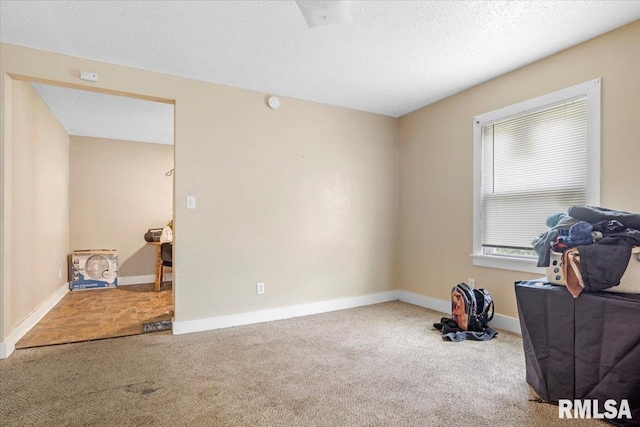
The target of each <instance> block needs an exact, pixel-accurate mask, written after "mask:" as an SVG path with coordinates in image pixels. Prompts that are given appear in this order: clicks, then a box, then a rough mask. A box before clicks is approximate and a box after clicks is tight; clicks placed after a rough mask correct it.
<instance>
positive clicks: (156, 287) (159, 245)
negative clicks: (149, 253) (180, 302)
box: [147, 242, 162, 291]
mask: <svg viewBox="0 0 640 427" xmlns="http://www.w3.org/2000/svg"><path fill="white" fill-rule="evenodd" d="M147 245H151V246H155V247H156V281H155V283H154V285H153V290H154V291H159V290H160V279H161V278H162V243H160V242H147Z"/></svg>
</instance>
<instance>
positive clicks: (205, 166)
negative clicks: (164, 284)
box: [0, 44, 399, 337]
mask: <svg viewBox="0 0 640 427" xmlns="http://www.w3.org/2000/svg"><path fill="white" fill-rule="evenodd" d="M79 70H91V71H93V72H96V73H98V75H99V81H98V82H97V83H86V82H83V81H81V80H79V78H78V74H79ZM0 71H1V73H2V74H1V75H2V76H3V77H4V79H3V80H2V85H3V87H2V93H3V101H4V102H3V104H2V107H3V111H2V112H1V113H2V114H0V117H1V120H3V121H2V126H3V132H2V135H3V143H2V144H0V150H6V149H7V146H9V148H10V144H11V142H12V141H11V140H12V138H11V137H10V136H8V135H9V134H10V129H8V128H7V127H6V125H5V118H6V117H10V116H11V114H12V112H11V111H9V110H10V107H8V108H7V99H11V90H12V87H13V86H14V85H15V83H16V79H19V78H28V79H34V78H35V79H39V80H44V81H49V82H61V83H63V84H67V85H71V86H77V87H82V88H85V87H92V88H97V89H101V90H108V91H118V92H125V93H130V94H137V95H139V96H145V97H152V98H162V99H166V100H175V114H176V117H175V120H176V122H175V167H176V171H175V195H174V197H175V216H174V220H175V229H174V239H175V245H174V247H175V257H174V261H175V268H174V278H175V283H176V286H175V291H174V297H175V304H176V307H175V313H176V319H177V320H179V321H180V320H190V319H199V318H206V317H213V316H218V315H224V314H232V313H241V312H248V311H253V310H259V309H265V308H274V307H283V306H287V305H292V304H302V303H307V302H313V301H321V300H327V299H333V298H339V297H347V296H357V295H365V294H371V293H375V292H379V291H386V290H392V289H395V288H396V283H395V281H396V280H395V279H396V277H397V271H396V268H395V267H396V266H395V254H396V252H397V247H396V246H397V237H398V234H397V230H398V222H397V221H398V200H399V170H398V167H399V140H398V120H397V119H393V118H389V117H384V116H381V115H376V114H370V113H364V112H357V111H353V110H348V109H343V108H337V107H331V106H325V105H320V104H315V103H311V102H305V101H300V100H295V99H288V98H282V99H281V106H280V108H279V109H277V110H271V109H269V108H268V107H267V106H266V104H265V97H266V94H263V93H258V92H253V91H248V90H243V89H237V88H231V87H227V86H221V85H216V84H210V83H204V82H200V81H195V80H189V79H184V78H179V77H174V76H169V75H164V74H159V73H153V72H148V71H143V70H137V69H133V68H128V67H122V66H116V65H112V64H106V63H100V62H96V61H90V60H85V59H80V58H74V57H69V56H64V55H59V54H54V53H50V52H44V51H38V50H34V49H28V48H22V47H17V46H13V45H7V44H2V45H1V50H0ZM5 165H6V162H5V164H3V166H5ZM9 166H10V165H9ZM10 184H11V183H10V182H7V180H4V181H3V183H2V185H3V190H7V189H9V190H10V187H11V185H10ZM187 195H194V196H196V197H197V209H196V210H194V211H191V210H190V211H187V210H186V207H185V198H186V196H187ZM3 203H5V204H6V201H3ZM2 212H5V211H2ZM9 219H11V218H9ZM6 220H7V215H5V221H6ZM14 220H15V219H14ZM5 237H6V236H5ZM9 237H10V236H9ZM5 258H6V254H5V255H3V260H4V259H5ZM5 270H6V269H5ZM11 274H12V272H11V271H3V283H10V280H11V277H10V276H11ZM261 281H263V282H265V285H266V293H265V294H264V295H262V296H258V295H256V292H255V287H256V282H261ZM4 288H5V287H3V289H2V290H3V292H4ZM3 292H0V295H3ZM8 306H9V303H8V302H6V301H5V302H3V308H4V307H8ZM3 331H4V336H5V337H6V336H7V334H8V331H9V329H8V327H7V325H6V324H5V325H4V326H3Z"/></svg>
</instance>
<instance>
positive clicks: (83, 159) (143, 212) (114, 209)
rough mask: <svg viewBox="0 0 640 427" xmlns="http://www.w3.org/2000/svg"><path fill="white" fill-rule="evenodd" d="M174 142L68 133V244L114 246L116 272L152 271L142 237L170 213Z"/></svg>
mask: <svg viewBox="0 0 640 427" xmlns="http://www.w3.org/2000/svg"><path fill="white" fill-rule="evenodd" d="M172 164H173V146H172V145H163V144H149V143H144V142H132V141H119V140H113V139H103V138H90V137H82V136H73V135H72V136H71V166H70V172H69V178H70V196H69V200H70V208H69V210H70V217H69V218H70V220H69V228H70V245H71V250H78V249H91V248H105V249H116V250H117V251H118V275H119V276H120V277H123V276H140V275H153V274H155V270H154V266H155V259H156V258H155V256H156V254H155V248H154V247H151V246H149V245H146V242H145V241H144V239H143V235H144V233H145V231H147V229H149V228H157V227H164V226H165V225H167V222H168V221H169V220H170V219H171V218H172V215H173V212H172V211H173V178H172V177H167V176H165V174H166V172H167V171H168V170H170V169H171V168H172V167H173V166H172Z"/></svg>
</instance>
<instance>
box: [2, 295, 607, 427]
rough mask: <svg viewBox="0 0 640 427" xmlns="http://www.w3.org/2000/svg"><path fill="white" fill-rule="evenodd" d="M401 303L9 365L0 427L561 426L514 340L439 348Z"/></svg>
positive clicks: (77, 347)
mask: <svg viewBox="0 0 640 427" xmlns="http://www.w3.org/2000/svg"><path fill="white" fill-rule="evenodd" d="M440 316H441V314H439V313H435V312H432V311H429V310H425V309H422V308H420V307H416V306H412V305H409V304H405V303H401V302H391V303H385V304H379V305H374V306H368V307H361V308H356V309H352V310H344V311H338V312H333V313H327V314H321V315H316V316H307V317H302V318H296V319H290V320H283V321H278V322H270V323H263V324H258V325H250V326H244V327H236V328H229V329H221V330H217V331H210V332H203V333H196V334H188V335H180V336H172V335H170V333H169V332H160V333H154V334H144V335H138V336H132V337H126V338H116V339H110V340H102V341H94V342H85V343H77V344H67V345H61V346H51V347H43V348H33V349H25V350H19V351H16V352H15V353H14V354H13V355H12V356H11V357H10V358H9V359H7V360H4V361H1V362H0V425H3V426H24V425H43V426H44V425H46V426H58V425H70V426H75V425H78V426H80V425H83V426H84V425H101V426H147V425H148V426H181V425H190V426H457V425H474V426H517V425H520V426H523V425H524V426H553V425H558V426H567V425H574V426H575V425H606V424H603V423H599V422H596V421H590V422H589V421H583V422H572V421H569V420H558V409H557V407H556V406H553V405H549V404H544V403H537V402H533V401H530V399H532V398H533V397H534V395H533V394H532V392H531V391H530V389H529V386H528V385H527V384H526V382H525V380H524V378H525V370H524V356H523V352H522V344H521V340H520V338H519V337H518V336H516V335H512V334H509V333H506V332H502V331H500V334H499V335H498V336H497V337H496V338H494V339H493V340H492V341H489V342H461V343H452V342H444V341H442V339H441V338H440V334H439V333H438V331H436V330H435V329H433V328H432V326H431V325H432V323H433V322H435V321H438V320H439V318H440Z"/></svg>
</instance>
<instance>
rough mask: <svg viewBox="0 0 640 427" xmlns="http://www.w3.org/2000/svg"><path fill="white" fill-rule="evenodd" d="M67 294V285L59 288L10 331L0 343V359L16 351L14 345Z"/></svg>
mask: <svg viewBox="0 0 640 427" xmlns="http://www.w3.org/2000/svg"><path fill="white" fill-rule="evenodd" d="M67 292H69V283H65V284H64V285H62V286H60V288H58V290H57V291H55V292H54V293H53V294H52V295H51V296H50V297H49V298H47V299H46V300H45V302H43V303H42V304H41V305H40V307H38V308H37V309H36V310H34V311H33V312H32V313H31V314H30V315H28V316H27V317H26V318H25V319H24V320H23V321H22V322H20V324H18V326H16V327H15V329H14V330H13V331H11V335H9V338H7V339H6V340H4V341H3V342H1V343H0V359H6V358H7V357H9V356H10V355H11V353H13V351H14V350H15V349H16V343H17V342H18V341H20V339H21V338H22V337H23V336H25V335H26V334H27V332H29V331H30V330H31V328H33V327H34V326H35V325H36V323H38V322H39V321H40V320H42V318H43V317H44V316H45V315H46V314H47V313H48V312H49V311H50V310H51V309H52V308H53V307H55V306H56V304H58V303H59V302H60V300H61V299H62V298H63V297H64V296H65V295H66V294H67Z"/></svg>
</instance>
